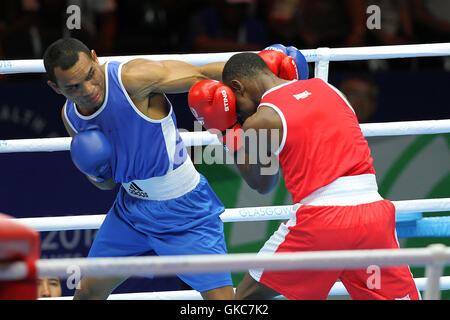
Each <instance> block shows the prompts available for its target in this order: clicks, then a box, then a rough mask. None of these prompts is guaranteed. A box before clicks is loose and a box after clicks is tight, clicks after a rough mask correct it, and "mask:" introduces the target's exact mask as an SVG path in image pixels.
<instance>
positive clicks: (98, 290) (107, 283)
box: [73, 277, 127, 300]
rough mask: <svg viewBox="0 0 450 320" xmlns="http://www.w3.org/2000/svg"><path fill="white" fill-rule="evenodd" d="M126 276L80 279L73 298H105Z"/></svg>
mask: <svg viewBox="0 0 450 320" xmlns="http://www.w3.org/2000/svg"><path fill="white" fill-rule="evenodd" d="M126 279H127V277H117V278H89V277H85V278H83V279H81V281H80V283H79V288H78V289H77V290H76V291H75V294H74V296H73V298H74V300H105V299H106V298H108V296H109V295H110V294H111V292H112V291H113V290H114V289H115V288H117V286H119V285H120V284H121V283H122V282H123V281H125V280H126Z"/></svg>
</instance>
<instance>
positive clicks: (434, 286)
mask: <svg viewBox="0 0 450 320" xmlns="http://www.w3.org/2000/svg"><path fill="white" fill-rule="evenodd" d="M428 248H429V250H430V253H431V257H432V259H433V262H432V263H431V264H429V265H427V267H426V269H425V277H426V278H427V282H426V285H425V293H424V300H440V298H441V289H440V285H439V282H440V279H441V276H442V271H443V269H444V264H445V253H446V247H445V246H444V245H443V244H440V243H435V244H432V245H430V246H428Z"/></svg>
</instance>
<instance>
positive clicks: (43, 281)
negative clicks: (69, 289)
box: [38, 277, 62, 298]
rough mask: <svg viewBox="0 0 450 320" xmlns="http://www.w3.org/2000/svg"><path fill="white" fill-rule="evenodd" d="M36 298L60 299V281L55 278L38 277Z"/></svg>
mask: <svg viewBox="0 0 450 320" xmlns="http://www.w3.org/2000/svg"><path fill="white" fill-rule="evenodd" d="M38 281H39V288H38V298H52V297H61V295H62V290H61V281H60V280H59V278H56V277H40V278H39V280H38Z"/></svg>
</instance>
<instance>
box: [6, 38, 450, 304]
mask: <svg viewBox="0 0 450 320" xmlns="http://www.w3.org/2000/svg"><path fill="white" fill-rule="evenodd" d="M235 53H237V52H228V53H217V54H215V53H208V54H183V55H173V54H171V55H138V56H122V57H100V58H99V61H100V63H104V62H106V61H111V60H115V61H128V60H131V59H133V58H149V59H152V60H164V59H175V60H182V61H185V62H188V63H191V64H194V65H203V64H205V63H209V62H220V61H226V60H227V59H228V58H229V57H231V56H232V55H234V54H235ZM302 53H303V54H304V55H305V57H306V59H307V61H308V62H314V63H315V69H314V70H315V77H319V78H322V79H324V80H327V78H328V65H329V62H330V61H349V60H369V59H393V58H412V57H431V56H448V55H450V43H437V44H419V45H400V46H376V47H354V48H317V49H308V50H302ZM39 72H45V70H44V66H43V62H42V60H9V61H0V74H13V73H39ZM361 130H362V132H363V134H364V136H366V137H369V136H396V135H411V134H439V133H448V132H450V119H449V120H431V121H407V122H393V123H371V124H361ZM180 134H181V136H182V138H183V140H184V141H185V144H186V146H202V145H208V144H217V145H218V144H219V141H218V139H217V137H216V135H212V134H210V133H209V132H180ZM70 141H71V138H69V137H63V138H47V139H18V140H0V153H10V152H40V151H65V150H69V148H70ZM393 203H394V205H395V207H396V213H397V214H399V215H402V214H407V213H417V212H418V211H423V212H437V211H450V198H443V199H424V200H405V201H393ZM290 209H291V206H274V207H253V208H234V209H226V211H225V212H224V213H223V214H222V215H221V218H222V220H223V221H224V222H232V221H260V220H283V219H288V218H289V217H290V214H291V210H290ZM256 213H258V214H256ZM104 217H105V215H90V216H86V215H83V216H71V217H51V218H44V217H43V218H23V219H15V220H17V221H18V222H20V223H24V224H25V225H28V226H31V227H33V228H36V229H37V230H38V231H51V230H76V229H96V228H98V227H99V226H100V225H101V222H102V221H103V219H104ZM448 225H449V226H450V223H448ZM448 233H449V234H450V229H449V231H448ZM406 264H412V265H422V266H425V267H426V278H420V279H414V280H415V281H416V283H417V284H418V288H419V289H424V290H425V295H424V298H425V299H438V298H439V294H440V291H439V290H440V288H442V289H450V277H441V275H442V271H443V266H444V265H446V264H450V249H449V248H448V247H445V246H443V245H441V244H435V245H431V246H429V247H428V248H411V249H398V250H387V249H386V250H383V249H376V250H348V251H345V250H343V251H321V252H294V253H285V254H283V253H277V254H274V255H270V256H267V255H266V256H265V255H256V254H228V255H220V256H205V255H202V256H170V257H167V256H166V257H123V258H120V259H117V258H112V259H110V258H91V259H78V258H77V259H48V260H46V259H42V260H39V261H38V262H37V268H38V274H39V275H40V276H46V275H52V276H60V277H67V276H68V271H67V270H68V268H69V267H71V266H74V265H75V266H77V267H78V268H80V270H81V272H82V273H83V276H109V275H128V276H145V275H148V274H149V273H150V274H154V275H173V274H174V273H179V272H182V273H188V272H202V271H222V270H229V271H246V270H248V269H249V268H265V269H270V270H293V269H321V270H326V269H333V268H334V269H336V268H347V269H348V268H362V267H365V266H368V265H379V266H394V265H406ZM26 271H27V266H26V265H24V263H22V262H15V263H13V264H11V263H10V264H6V263H0V279H20V278H21V277H23V276H24V275H25V274H26ZM8 277H9V278H8ZM344 291H345V289H342V284H341V283H336V284H335V286H333V289H332V292H331V294H336V293H340V294H344V293H342V292H344ZM183 294H185V298H186V299H192V298H195V297H199V294H198V293H197V292H187V291H186V292H184V293H183V291H175V292H170V293H164V292H163V293H154V294H153V296H154V297H156V298H157V299H160V298H161V297H164V296H165V297H172V299H180V298H179V297H180V296H182V297H183ZM131 295H134V296H128V297H132V298H133V299H135V298H139V297H140V298H145V299H151V296H152V294H149V293H142V294H141V293H136V294H131ZM114 296H117V298H118V299H120V298H122V297H123V298H125V299H128V298H127V297H125V295H112V298H113V299H114V298H115V297H114ZM175 296H176V297H175ZM158 297H159V298H158Z"/></svg>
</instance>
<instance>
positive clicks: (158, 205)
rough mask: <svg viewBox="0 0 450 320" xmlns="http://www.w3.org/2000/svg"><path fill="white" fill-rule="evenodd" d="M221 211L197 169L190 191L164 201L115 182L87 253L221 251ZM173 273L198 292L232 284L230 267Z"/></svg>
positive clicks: (224, 244)
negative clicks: (131, 192) (141, 196)
mask: <svg viewBox="0 0 450 320" xmlns="http://www.w3.org/2000/svg"><path fill="white" fill-rule="evenodd" d="M224 211H225V208H224V206H223V204H222V202H221V201H220V200H219V199H218V198H217V196H216V194H215V193H214V191H213V190H212V189H211V187H210V185H209V183H208V181H207V180H206V178H205V177H204V176H203V175H200V181H199V183H198V184H197V186H196V187H195V188H194V189H193V190H192V191H190V192H188V193H186V194H185V195H183V196H181V197H179V198H175V199H170V200H164V201H156V200H142V199H138V198H135V197H133V196H130V195H129V194H128V193H127V192H126V191H125V189H124V188H123V187H121V188H120V190H119V192H118V194H117V197H116V200H115V201H114V204H113V206H112V208H111V209H110V210H109V212H108V214H107V216H106V218H105V220H104V222H103V224H102V225H101V227H100V229H99V230H98V232H97V235H96V236H95V239H94V242H93V243H92V246H91V249H90V251H89V255H88V257H125V256H143V255H147V254H148V253H149V252H151V251H154V252H156V254H157V255H160V256H165V255H193V254H226V253H227V247H226V243H225V237H224V233H223V222H222V220H221V219H220V214H221V213H223V212H224ZM177 276H178V277H180V278H181V279H182V280H183V281H184V282H186V283H187V284H188V285H189V286H191V287H192V288H193V289H195V290H197V291H199V292H203V291H208V290H211V289H215V288H220V287H224V286H231V285H233V283H232V281H231V273H230V272H223V273H196V274H177Z"/></svg>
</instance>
